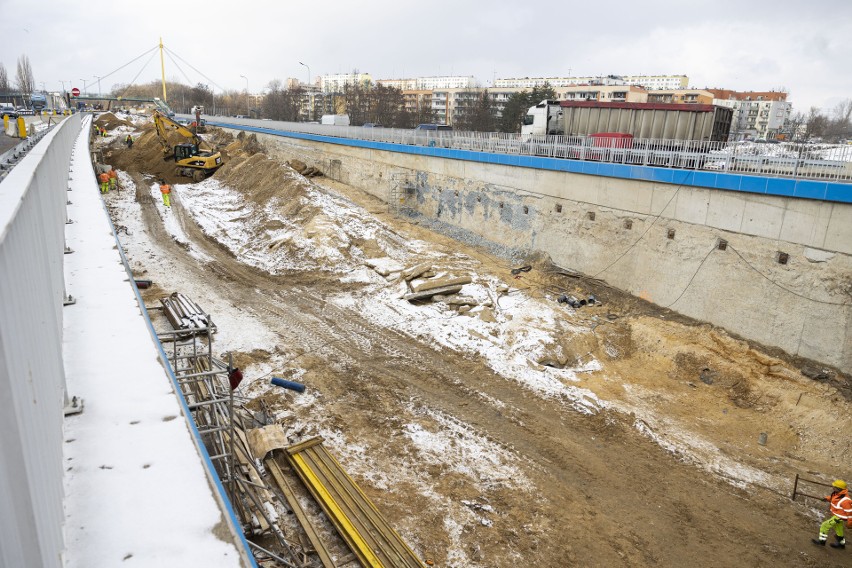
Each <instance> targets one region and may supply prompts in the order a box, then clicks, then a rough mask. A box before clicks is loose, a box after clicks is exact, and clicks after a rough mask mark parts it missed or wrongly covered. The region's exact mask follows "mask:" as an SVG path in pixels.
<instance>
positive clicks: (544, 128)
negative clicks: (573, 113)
mask: <svg viewBox="0 0 852 568" xmlns="http://www.w3.org/2000/svg"><path fill="white" fill-rule="evenodd" d="M564 128H565V126H564V125H563V123H562V107H561V106H559V101H550V100H546V101H541V102H540V103H538V104H537V105H535V106H534V107H530V110H528V111H527V114H526V115H525V116H524V122H523V124H522V125H521V134H522V135H523V136H524V137H529V136H542V135H545V134H564Z"/></svg>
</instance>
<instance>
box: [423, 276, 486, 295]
mask: <svg viewBox="0 0 852 568" xmlns="http://www.w3.org/2000/svg"><path fill="white" fill-rule="evenodd" d="M471 282H472V279H471V277H470V276H444V277H442V278H430V279H429V280H422V281H420V282H416V283H415V282H411V290H412V291H413V292H425V291H426V290H434V289H435V288H444V287H446V286H456V285H458V286H459V290H460V289H461V286H464V285H465V284H470V283H471Z"/></svg>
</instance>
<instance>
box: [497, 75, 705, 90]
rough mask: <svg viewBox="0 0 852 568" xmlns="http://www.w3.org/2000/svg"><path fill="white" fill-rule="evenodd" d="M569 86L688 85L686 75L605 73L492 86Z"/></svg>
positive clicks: (527, 79) (500, 81) (501, 82)
mask: <svg viewBox="0 0 852 568" xmlns="http://www.w3.org/2000/svg"><path fill="white" fill-rule="evenodd" d="M545 84H548V85H550V86H551V87H554V88H556V87H569V86H572V85H603V86H607V85H634V86H639V87H644V88H645V89H682V88H685V87H686V86H687V85H689V77H687V76H686V75H625V76H621V75H606V76H600V77H523V78H516V79H496V80H495V81H494V88H497V89H504V88H522V89H531V88H533V87H543V86H544V85H545Z"/></svg>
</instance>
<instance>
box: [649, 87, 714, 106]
mask: <svg viewBox="0 0 852 568" xmlns="http://www.w3.org/2000/svg"><path fill="white" fill-rule="evenodd" d="M713 98H714V97H713V93H711V92H710V91H708V90H706V89H660V90H652V91H648V102H649V103H674V104H698V105H710V104H713Z"/></svg>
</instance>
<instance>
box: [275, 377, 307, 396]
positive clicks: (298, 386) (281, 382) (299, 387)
mask: <svg viewBox="0 0 852 568" xmlns="http://www.w3.org/2000/svg"><path fill="white" fill-rule="evenodd" d="M270 382H271V383H272V384H273V385H275V386H277V387H282V388H285V389H289V390H292V391H296V392H305V385H303V384H302V383H297V382H295V381H288V380H287V379H279V378H278V377H272V380H271V381H270Z"/></svg>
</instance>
